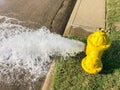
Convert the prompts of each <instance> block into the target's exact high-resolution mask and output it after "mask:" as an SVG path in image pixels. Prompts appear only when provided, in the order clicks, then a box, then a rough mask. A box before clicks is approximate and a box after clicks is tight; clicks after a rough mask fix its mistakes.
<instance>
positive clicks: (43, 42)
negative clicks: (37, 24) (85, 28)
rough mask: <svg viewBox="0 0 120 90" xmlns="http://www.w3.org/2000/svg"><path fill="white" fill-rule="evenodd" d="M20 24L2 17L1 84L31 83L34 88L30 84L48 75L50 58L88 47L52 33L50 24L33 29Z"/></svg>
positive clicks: (0, 30)
mask: <svg viewBox="0 0 120 90" xmlns="http://www.w3.org/2000/svg"><path fill="white" fill-rule="evenodd" d="M19 23H21V21H19V20H17V19H14V18H8V17H6V16H0V83H4V84H12V83H16V84H18V85H22V84H26V83H29V84H28V85H29V90H30V89H32V88H33V86H32V84H30V83H34V82H36V81H37V80H39V79H41V78H43V77H44V76H45V75H46V74H47V72H48V69H49V66H50V63H51V62H52V59H50V57H53V56H62V57H64V58H66V57H69V56H74V55H75V54H76V53H79V52H81V51H83V49H84V43H82V42H79V41H75V40H69V39H67V38H64V37H62V36H60V35H57V34H55V33H51V32H50V31H49V30H48V29H47V28H46V27H42V28H40V29H38V30H33V29H29V28H27V27H23V26H22V25H19ZM32 90H33V89H32Z"/></svg>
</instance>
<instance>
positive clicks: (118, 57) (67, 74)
mask: <svg viewBox="0 0 120 90" xmlns="http://www.w3.org/2000/svg"><path fill="white" fill-rule="evenodd" d="M119 3H120V0H107V5H108V6H107V28H110V29H111V32H110V33H109V34H108V35H109V37H110V39H111V41H112V45H111V47H110V48H109V49H108V50H107V51H105V53H104V55H103V57H102V62H103V66H104V67H103V70H102V71H101V72H100V73H99V74H96V75H90V74H88V73H86V72H84V70H83V69H82V68H81V60H82V58H83V57H85V54H84V52H83V53H80V54H78V55H77V56H75V57H70V58H68V59H67V60H64V59H63V58H62V57H59V58H58V60H57V61H56V66H55V72H54V78H53V83H52V90H120V31H116V30H115V26H114V23H115V22H120V5H119ZM68 38H71V39H77V40H82V41H83V42H86V38H84V39H83V38H81V37H71V36H70V37H68Z"/></svg>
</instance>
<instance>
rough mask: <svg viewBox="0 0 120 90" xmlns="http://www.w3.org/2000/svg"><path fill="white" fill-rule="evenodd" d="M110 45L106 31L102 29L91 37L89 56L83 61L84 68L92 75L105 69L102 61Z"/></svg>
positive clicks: (88, 42)
mask: <svg viewBox="0 0 120 90" xmlns="http://www.w3.org/2000/svg"><path fill="white" fill-rule="evenodd" d="M110 45H111V42H110V40H109V38H108V36H107V34H106V32H105V31H104V29H101V28H100V29H99V30H97V31H96V32H94V33H93V34H91V35H89V36H88V39H87V46H86V55H87V56H86V57H85V58H83V60H82V68H83V69H84V70H85V71H86V72H88V73H90V74H97V73H99V72H100V71H101V70H102V68H103V64H102V61H101V58H102V55H103V52H104V50H106V49H108V48H109V47H110Z"/></svg>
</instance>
